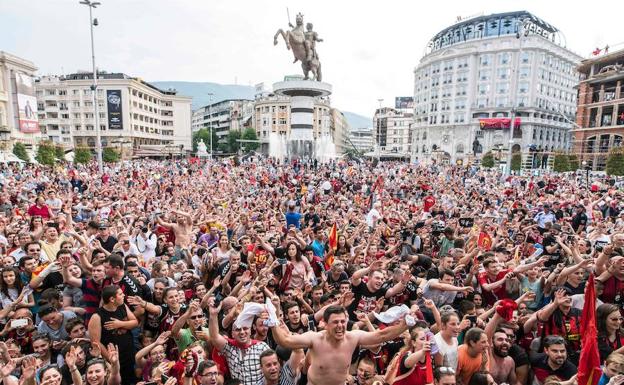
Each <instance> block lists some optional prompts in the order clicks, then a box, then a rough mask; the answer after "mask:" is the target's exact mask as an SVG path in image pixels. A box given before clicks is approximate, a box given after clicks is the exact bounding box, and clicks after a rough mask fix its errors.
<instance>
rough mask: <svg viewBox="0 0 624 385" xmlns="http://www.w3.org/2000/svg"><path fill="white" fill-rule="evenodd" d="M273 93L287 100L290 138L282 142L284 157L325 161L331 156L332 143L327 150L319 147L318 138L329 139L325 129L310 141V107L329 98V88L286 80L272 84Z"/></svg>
mask: <svg viewBox="0 0 624 385" xmlns="http://www.w3.org/2000/svg"><path fill="white" fill-rule="evenodd" d="M273 91H274V92H275V93H276V94H278V95H282V96H288V97H289V98H290V135H289V137H288V138H287V140H286V147H287V151H286V152H287V155H288V157H289V158H299V159H318V160H320V161H327V160H328V157H330V156H331V157H333V156H335V146H334V145H333V143H331V146H327V145H326V143H323V146H319V144H320V141H319V139H320V137H322V136H327V135H329V127H327V129H326V131H327V132H323V130H324V129H323V128H322V127H319V133H318V135H319V138H315V137H314V104H315V101H316V98H318V97H322V96H329V95H331V93H332V86H331V84H328V83H323V82H317V81H314V80H289V81H283V82H278V83H275V84H273ZM325 142H326V140H325ZM269 151H271V149H269Z"/></svg>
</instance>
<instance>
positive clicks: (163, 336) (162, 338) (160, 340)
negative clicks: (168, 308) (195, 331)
mask: <svg viewBox="0 0 624 385" xmlns="http://www.w3.org/2000/svg"><path fill="white" fill-rule="evenodd" d="M169 336H171V331H170V330H167V331H166V332H164V333H162V334H160V335H159V336H158V338H156V343H157V344H158V345H164V344H165V342H167V340H168V339H169Z"/></svg>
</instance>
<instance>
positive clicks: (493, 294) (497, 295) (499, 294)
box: [477, 269, 511, 305]
mask: <svg viewBox="0 0 624 385" xmlns="http://www.w3.org/2000/svg"><path fill="white" fill-rule="evenodd" d="M510 271H511V270H509V269H505V270H501V271H499V272H498V274H496V279H493V280H490V277H489V276H488V274H487V272H485V271H484V272H483V273H479V276H478V278H477V280H478V281H479V285H481V288H482V289H483V285H485V284H488V283H494V282H497V281H500V280H501V279H503V277H504V276H505V275H506V274H507V273H509V272H510ZM481 292H482V293H483V300H484V301H485V302H486V303H487V304H488V305H494V302H496V301H498V300H499V299H505V298H508V297H507V290H505V285H504V284H503V285H501V286H499V287H497V288H496V289H494V290H492V291H487V290H482V291H481Z"/></svg>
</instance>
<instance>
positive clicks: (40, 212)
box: [28, 205, 50, 219]
mask: <svg viewBox="0 0 624 385" xmlns="http://www.w3.org/2000/svg"><path fill="white" fill-rule="evenodd" d="M28 215H30V216H31V217H35V216H40V217H42V218H43V219H49V218H50V209H49V208H48V206H46V205H43V206H42V207H41V208H39V207H37V205H32V206H30V208H29V209H28Z"/></svg>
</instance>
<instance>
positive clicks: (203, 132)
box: [193, 128, 219, 152]
mask: <svg viewBox="0 0 624 385" xmlns="http://www.w3.org/2000/svg"><path fill="white" fill-rule="evenodd" d="M211 131H212V146H213V148H217V143H218V142H219V137H218V136H217V132H216V131H215V130H214V129H208V128H202V129H200V130H198V131H196V132H195V133H193V152H197V144H198V143H199V140H200V139H202V140H203V141H204V144H205V145H206V149H207V150H208V152H210V133H211Z"/></svg>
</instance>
